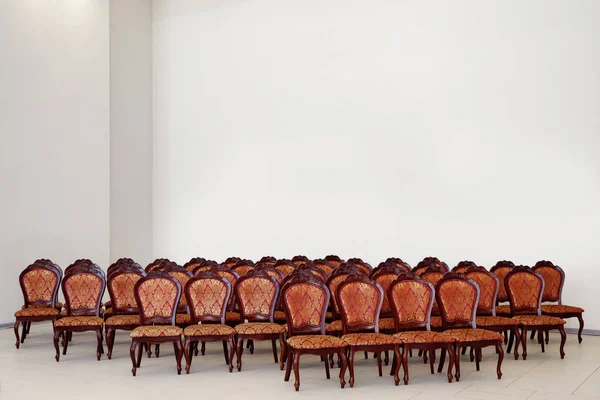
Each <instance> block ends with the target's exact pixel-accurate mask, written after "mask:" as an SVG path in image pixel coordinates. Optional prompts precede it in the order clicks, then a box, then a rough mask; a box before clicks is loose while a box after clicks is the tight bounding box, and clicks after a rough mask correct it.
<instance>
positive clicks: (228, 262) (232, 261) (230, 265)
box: [221, 257, 242, 268]
mask: <svg viewBox="0 0 600 400" xmlns="http://www.w3.org/2000/svg"><path fill="white" fill-rule="evenodd" d="M240 261H242V259H241V258H239V257H229V258H227V259H226V260H225V261H223V262H222V263H221V265H224V266H226V267H227V268H233V267H235V264H237V263H238V262H240Z"/></svg>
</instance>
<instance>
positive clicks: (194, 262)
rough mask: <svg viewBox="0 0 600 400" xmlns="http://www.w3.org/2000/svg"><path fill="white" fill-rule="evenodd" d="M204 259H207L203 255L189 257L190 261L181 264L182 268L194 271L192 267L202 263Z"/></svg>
mask: <svg viewBox="0 0 600 400" xmlns="http://www.w3.org/2000/svg"><path fill="white" fill-rule="evenodd" d="M205 261H207V260H206V258H204V257H194V258H191V259H190V261H188V262H186V263H185V264H183V268H185V269H187V270H188V271H192V272H194V269H195V268H196V267H198V266H199V265H200V264H202V263H204V262H205Z"/></svg>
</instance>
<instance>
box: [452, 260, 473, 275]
mask: <svg viewBox="0 0 600 400" xmlns="http://www.w3.org/2000/svg"><path fill="white" fill-rule="evenodd" d="M476 266H477V264H475V263H474V262H473V261H467V260H463V261H460V262H459V263H458V264H456V266H455V267H454V268H452V272H457V273H459V274H464V273H465V272H467V269H468V268H469V267H476Z"/></svg>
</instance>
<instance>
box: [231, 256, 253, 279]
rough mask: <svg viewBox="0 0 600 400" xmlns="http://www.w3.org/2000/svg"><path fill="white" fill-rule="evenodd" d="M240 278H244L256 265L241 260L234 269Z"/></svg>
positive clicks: (249, 261)
mask: <svg viewBox="0 0 600 400" xmlns="http://www.w3.org/2000/svg"><path fill="white" fill-rule="evenodd" d="M231 269H232V270H234V271H235V272H237V273H238V274H239V275H240V276H244V275H246V274H247V273H248V271H250V270H253V269H254V263H253V262H252V261H251V260H240V261H238V262H237V263H236V264H235V265H234V266H233V267H232V268H231Z"/></svg>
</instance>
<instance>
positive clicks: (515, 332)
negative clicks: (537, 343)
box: [507, 326, 521, 360]
mask: <svg viewBox="0 0 600 400" xmlns="http://www.w3.org/2000/svg"><path fill="white" fill-rule="evenodd" d="M510 339H511V341H512V340H513V339H514V342H515V348H514V350H513V351H514V355H515V360H518V359H519V342H520V341H521V336H520V335H519V327H517V326H515V327H514V328H513V329H512V331H511V333H510ZM507 353H510V351H507Z"/></svg>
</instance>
